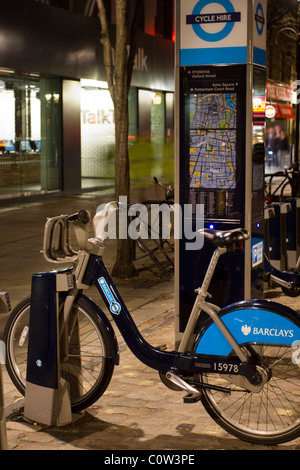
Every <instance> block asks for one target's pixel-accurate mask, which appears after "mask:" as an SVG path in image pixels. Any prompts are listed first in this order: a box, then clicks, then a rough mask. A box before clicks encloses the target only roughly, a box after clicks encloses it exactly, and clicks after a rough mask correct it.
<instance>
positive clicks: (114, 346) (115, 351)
mask: <svg viewBox="0 0 300 470" xmlns="http://www.w3.org/2000/svg"><path fill="white" fill-rule="evenodd" d="M80 298H81V300H83V301H84V302H85V303H86V304H87V305H88V306H89V307H90V308H91V309H93V310H94V312H95V313H96V314H97V316H98V317H99V319H100V320H101V322H102V324H103V326H104V328H105V329H106V331H107V335H108V338H109V343H110V350H111V357H112V360H113V363H114V364H115V365H116V366H118V365H119V359H120V358H119V346H118V341H117V337H116V335H115V332H114V329H113V327H112V326H111V323H110V321H109V320H108V318H107V316H106V315H105V313H104V312H103V311H102V310H101V308H99V307H98V305H97V304H95V302H93V300H92V299H90V298H89V297H87V296H86V295H84V294H82V295H81V296H80Z"/></svg>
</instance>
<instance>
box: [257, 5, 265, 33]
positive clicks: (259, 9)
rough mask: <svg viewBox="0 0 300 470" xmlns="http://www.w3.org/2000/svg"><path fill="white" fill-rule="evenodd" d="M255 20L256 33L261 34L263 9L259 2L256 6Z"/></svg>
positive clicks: (263, 20)
mask: <svg viewBox="0 0 300 470" xmlns="http://www.w3.org/2000/svg"><path fill="white" fill-rule="evenodd" d="M255 22H256V30H257V32H258V34H259V35H260V36H261V35H262V33H263V30H264V24H265V18H264V10H263V7H262V5H261V3H259V4H258V5H257V8H256V12H255Z"/></svg>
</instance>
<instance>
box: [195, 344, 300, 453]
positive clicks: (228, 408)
mask: <svg viewBox="0 0 300 470" xmlns="http://www.w3.org/2000/svg"><path fill="white" fill-rule="evenodd" d="M243 350H244V352H245V353H246V354H247V355H248V356H250V355H251V357H252V358H253V357H255V358H256V359H255V362H256V364H259V363H260V364H262V365H263V366H264V368H266V370H267V371H268V374H269V380H268V381H267V383H266V384H265V386H264V388H263V389H262V390H261V391H260V392H259V393H254V392H249V391H247V390H245V389H244V388H242V387H239V386H237V385H234V384H232V383H230V378H229V377H227V379H226V376H225V375H216V374H203V375H202V377H201V380H202V382H204V383H206V384H207V385H212V386H218V387H225V388H226V389H227V390H228V393H224V392H222V391H220V389H219V390H213V389H210V388H205V387H204V388H203V396H202V402H203V405H204V407H205V409H206V410H207V412H208V413H209V414H210V416H211V417H212V418H213V419H214V420H215V421H216V422H217V423H218V424H219V425H220V426H221V427H223V428H224V429H225V430H226V431H228V432H229V433H230V434H232V435H234V436H236V437H238V438H239V439H242V440H245V441H247V442H251V443H255V444H265V445H276V444H280V443H283V442H288V441H290V440H292V439H295V438H296V437H299V435H300V368H299V365H298V364H296V363H295V362H297V361H295V360H294V358H293V354H295V350H294V349H292V348H291V347H286V346H279V345H274V346H272V345H268V346H263V345H255V344H251V345H250V344H248V345H245V346H244V347H243Z"/></svg>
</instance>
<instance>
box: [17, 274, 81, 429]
mask: <svg viewBox="0 0 300 470" xmlns="http://www.w3.org/2000/svg"><path fill="white" fill-rule="evenodd" d="M61 279H64V280H65V282H62V285H63V287H62V288H61V289H63V290H64V291H68V290H69V289H70V286H69V282H68V274H59V272H58V271H51V272H44V273H38V274H34V275H33V276H32V288H31V310H30V321H29V338H28V358H27V376H26V390H25V407H24V416H25V417H26V418H28V419H30V420H32V421H36V422H38V423H40V424H45V425H48V426H62V425H65V424H68V423H70V422H72V421H73V417H72V412H71V403H70V394H69V386H68V383H67V382H66V381H65V380H64V379H63V378H62V377H61V375H60V344H59V336H60V334H59V306H58V285H59V284H60V282H59V280H61ZM59 289H60V288H59Z"/></svg>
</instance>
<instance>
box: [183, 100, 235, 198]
mask: <svg viewBox="0 0 300 470" xmlns="http://www.w3.org/2000/svg"><path fill="white" fill-rule="evenodd" d="M236 102H237V94H236V93H209V94H191V95H190V156H189V167H190V188H192V189H208V190H209V189H211V190H230V189H235V187H236V127H237V123H236V116H237V114H236Z"/></svg>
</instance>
